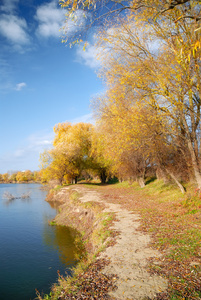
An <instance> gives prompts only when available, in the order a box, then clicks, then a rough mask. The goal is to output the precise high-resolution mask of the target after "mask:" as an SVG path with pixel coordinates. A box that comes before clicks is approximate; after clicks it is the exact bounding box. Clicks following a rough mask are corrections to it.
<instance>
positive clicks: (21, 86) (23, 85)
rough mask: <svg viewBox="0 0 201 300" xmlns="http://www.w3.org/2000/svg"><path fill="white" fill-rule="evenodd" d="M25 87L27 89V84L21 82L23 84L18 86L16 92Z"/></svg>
mask: <svg viewBox="0 0 201 300" xmlns="http://www.w3.org/2000/svg"><path fill="white" fill-rule="evenodd" d="M24 87H26V83H25V82H21V83H18V84H16V87H15V90H16V91H18V92H19V91H21V90H22V89H23V88H24Z"/></svg>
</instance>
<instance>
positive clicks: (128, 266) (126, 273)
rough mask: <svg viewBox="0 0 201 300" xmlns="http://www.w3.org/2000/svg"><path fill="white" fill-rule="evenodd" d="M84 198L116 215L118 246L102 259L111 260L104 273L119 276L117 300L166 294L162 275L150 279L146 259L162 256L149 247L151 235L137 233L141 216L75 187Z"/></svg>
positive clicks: (84, 200)
mask: <svg viewBox="0 0 201 300" xmlns="http://www.w3.org/2000/svg"><path fill="white" fill-rule="evenodd" d="M76 190H77V191H78V192H81V193H82V195H83V197H82V198H81V199H80V200H81V201H82V202H88V201H97V202H103V203H104V204H105V205H106V208H105V210H104V211H105V212H114V213H115V214H116V217H117V221H115V222H114V226H113V227H112V229H114V230H115V231H116V230H117V231H119V232H120V234H119V235H118V236H117V240H116V244H115V245H114V246H111V247H108V248H107V249H106V251H104V252H102V253H101V258H109V259H110V264H109V265H108V266H107V267H105V269H104V270H103V273H105V274H106V275H108V274H117V278H118V279H117V282H116V285H117V289H116V290H115V291H113V292H111V294H110V295H111V296H112V297H114V298H115V299H119V300H124V299H127V300H128V299H132V300H138V299H153V298H154V297H155V296H156V294H157V293H159V292H162V291H165V290H166V288H167V282H166V280H165V279H164V278H161V277H159V276H151V275H150V274H149V273H148V272H147V271H146V266H147V259H148V258H151V257H160V253H159V252H158V251H156V250H153V249H151V248H149V247H148V244H149V242H150V236H149V235H147V234H143V233H141V232H140V231H137V228H138V227H139V225H140V217H139V215H137V214H133V213H131V212H129V211H128V210H125V209H122V208H121V205H120V204H113V203H106V202H104V201H103V200H102V199H101V196H100V194H99V193H98V192H97V191H94V190H89V189H86V188H83V187H76Z"/></svg>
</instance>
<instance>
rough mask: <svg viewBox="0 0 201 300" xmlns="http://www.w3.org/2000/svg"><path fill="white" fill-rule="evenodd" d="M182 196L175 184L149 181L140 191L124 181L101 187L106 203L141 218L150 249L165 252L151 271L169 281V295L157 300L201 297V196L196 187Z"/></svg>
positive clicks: (151, 262)
mask: <svg viewBox="0 0 201 300" xmlns="http://www.w3.org/2000/svg"><path fill="white" fill-rule="evenodd" d="M186 189H187V193H186V195H183V194H182V193H181V192H180V190H179V189H178V188H177V187H176V186H175V185H173V184H164V183H163V182H162V181H159V180H150V181H149V183H148V184H147V185H146V186H145V187H144V188H143V189H140V188H139V187H138V186H137V185H136V183H135V184H129V183H128V182H123V183H119V184H115V185H113V186H112V185H111V186H107V187H105V188H104V189H103V188H102V190H101V192H102V197H103V198H104V199H105V201H109V202H113V203H114V202H115V203H119V204H121V205H122V206H123V207H125V208H126V209H128V210H131V211H133V212H136V213H138V214H139V213H140V215H141V227H140V229H139V230H141V231H144V232H147V233H149V234H150V235H151V237H152V242H151V244H150V246H152V247H153V248H156V249H158V250H159V251H161V253H163V254H164V255H163V257H162V258H161V261H160V265H158V264H155V261H154V260H150V272H151V273H153V274H154V273H157V274H159V275H161V276H165V277H166V278H167V279H168V281H169V287H168V291H167V294H166V295H164V294H161V295H160V294H159V295H158V296H157V297H158V298H157V299H168V300H169V299H178V300H179V299H193V300H194V299H200V297H201V294H200V293H201V281H200V278H201V196H200V194H199V191H195V189H194V186H193V185H190V184H188V185H186Z"/></svg>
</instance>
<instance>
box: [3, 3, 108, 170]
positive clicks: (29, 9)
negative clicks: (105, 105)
mask: <svg viewBox="0 0 201 300" xmlns="http://www.w3.org/2000/svg"><path fill="white" fill-rule="evenodd" d="M0 14H1V15H0V141H1V143H0V174H3V173H6V172H7V171H23V170H31V171H34V170H39V155H40V153H42V152H43V151H44V150H45V149H49V148H50V147H52V141H53V139H54V132H53V127H54V125H55V124H57V123H61V122H65V121H69V122H71V123H77V122H93V120H92V112H91V109H90V100H91V99H92V98H93V97H95V96H96V95H97V94H99V93H101V92H102V91H103V85H102V82H101V80H100V79H99V78H98V77H97V70H98V67H99V63H98V61H97V60H96V58H95V52H96V51H95V48H94V46H93V45H90V44H89V47H88V48H87V49H86V51H83V49H82V46H74V47H71V48H70V47H69V45H66V44H64V43H62V42H61V40H62V38H61V36H62V30H60V29H61V28H62V26H63V25H64V20H65V11H64V10H62V9H61V8H60V7H59V5H58V1H56V0H0ZM70 28H71V29H70V30H71V31H72V32H74V30H75V27H74V25H73V24H72V25H71V26H70Z"/></svg>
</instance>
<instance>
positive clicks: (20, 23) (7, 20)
mask: <svg viewBox="0 0 201 300" xmlns="http://www.w3.org/2000/svg"><path fill="white" fill-rule="evenodd" d="M0 34H1V35H2V36H4V37H5V38H6V39H7V40H8V41H9V42H10V43H12V44H14V45H16V46H23V45H27V44H29V42H30V39H29V36H28V34H27V23H26V20H25V19H23V18H20V17H18V16H15V15H7V14H3V15H1V19H0Z"/></svg>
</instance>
